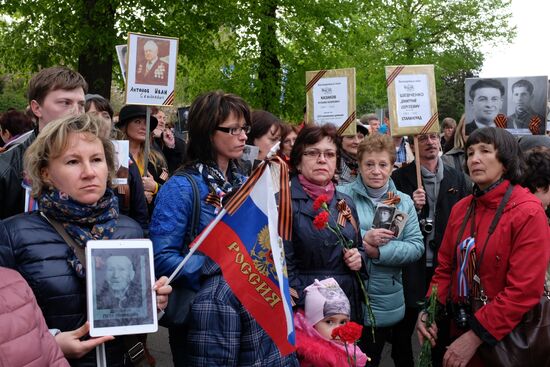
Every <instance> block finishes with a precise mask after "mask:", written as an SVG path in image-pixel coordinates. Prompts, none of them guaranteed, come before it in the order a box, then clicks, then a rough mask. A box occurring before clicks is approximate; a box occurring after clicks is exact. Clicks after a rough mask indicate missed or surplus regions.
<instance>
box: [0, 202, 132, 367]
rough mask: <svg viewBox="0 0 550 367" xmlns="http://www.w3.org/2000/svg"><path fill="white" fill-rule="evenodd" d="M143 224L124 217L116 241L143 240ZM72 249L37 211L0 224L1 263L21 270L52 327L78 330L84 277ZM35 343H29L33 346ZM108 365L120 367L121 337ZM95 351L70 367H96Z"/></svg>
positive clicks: (82, 320) (112, 346) (83, 311)
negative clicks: (76, 268) (78, 272)
mask: <svg viewBox="0 0 550 367" xmlns="http://www.w3.org/2000/svg"><path fill="white" fill-rule="evenodd" d="M142 237H143V231H142V229H141V227H140V226H139V225H138V224H137V223H136V222H135V221H133V220H132V219H130V218H128V217H126V216H123V215H121V216H120V217H119V219H118V224H117V228H116V231H115V233H114V236H113V239H121V238H142ZM71 251H72V250H71V249H70V248H69V246H68V245H67V244H66V243H65V242H64V241H63V239H62V238H61V236H60V235H59V234H58V233H57V232H56V231H55V229H54V228H53V227H52V226H51V225H50V224H49V223H48V222H47V221H46V220H45V219H44V218H42V216H41V215H40V213H39V212H37V211H36V212H32V213H25V214H20V215H16V216H13V217H11V218H8V219H6V220H4V221H2V222H0V266H4V267H7V268H12V269H15V270H17V271H18V272H19V273H20V274H21V275H23V277H24V278H25V280H26V281H27V283H29V285H30V287H31V288H32V290H33V292H34V295H35V296H36V300H37V302H38V305H39V306H40V309H41V310H42V313H43V314H44V319H45V320H46V324H47V325H48V328H50V329H59V330H61V331H70V330H75V329H77V328H79V327H80V326H82V325H83V324H84V323H85V322H86V320H87V315H86V281H85V279H81V278H78V277H77V276H76V274H75V272H74V270H73V268H72V267H71V265H70V264H69V263H68V262H67V258H68V257H69V255H70V252H71ZM29 347H31V346H29ZM106 349H107V350H106V353H107V356H108V357H107V365H109V366H122V365H123V354H124V347H123V345H122V341H121V339H120V338H117V339H115V340H114V341H113V342H109V343H107V348H106ZM95 360H96V356H95V350H92V351H91V352H90V353H88V354H87V355H85V356H84V357H82V358H81V359H79V360H71V361H69V362H70V363H71V366H78V367H82V366H95V365H96V363H95Z"/></svg>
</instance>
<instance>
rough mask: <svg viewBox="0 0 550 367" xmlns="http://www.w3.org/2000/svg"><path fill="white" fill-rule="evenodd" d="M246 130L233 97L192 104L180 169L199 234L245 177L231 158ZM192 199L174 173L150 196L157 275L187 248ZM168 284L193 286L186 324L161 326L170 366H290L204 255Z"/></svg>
mask: <svg viewBox="0 0 550 367" xmlns="http://www.w3.org/2000/svg"><path fill="white" fill-rule="evenodd" d="M249 132H250V110H249V107H248V105H247V104H246V102H245V101H244V100H242V99H241V98H240V97H238V96H236V95H233V94H227V93H224V92H222V91H217V92H209V93H206V94H204V95H202V96H200V97H198V98H197V99H196V100H195V101H194V102H193V103H192V105H191V107H190V109H189V145H188V148H187V156H186V162H185V163H184V170H185V172H186V173H187V174H189V175H190V177H191V179H192V180H194V181H195V182H196V184H197V186H198V189H199V195H200V198H199V200H200V208H201V209H200V210H201V211H200V216H199V226H198V227H199V228H198V231H199V232H200V231H202V230H203V229H204V227H206V225H208V224H209V223H210V222H211V221H212V219H214V217H215V216H216V214H217V213H218V211H219V210H220V208H221V207H222V203H223V198H224V197H225V196H227V195H229V194H231V193H233V192H235V191H236V190H237V189H238V188H239V187H240V186H241V184H242V183H243V182H244V181H245V179H246V177H245V176H243V174H242V171H241V169H240V167H239V165H238V160H239V158H240V157H241V156H242V154H243V150H244V146H245V143H246V138H247V135H246V134H247V133H249ZM194 199H195V198H194V197H193V190H192V186H191V182H190V181H189V179H188V178H187V177H185V176H182V175H179V174H178V172H176V173H175V174H174V176H172V177H171V178H170V179H169V180H168V182H166V184H164V185H163V186H162V188H161V190H160V191H159V193H158V196H157V199H156V203H155V210H154V212H153V216H152V218H151V225H150V232H149V235H150V238H151V240H152V241H153V246H154V252H155V269H156V273H157V275H159V276H160V275H170V274H171V273H172V272H173V271H174V270H175V269H176V267H177V266H178V264H179V263H180V262H181V261H182V260H183V258H184V256H185V254H186V253H187V252H188V249H187V245H188V243H187V241H185V238H186V235H187V234H188V232H189V231H190V230H191V228H190V222H191V218H192V215H193V212H192V211H193V201H194ZM174 284H175V286H182V287H187V288H189V289H192V290H194V291H197V294H196V297H195V300H194V303H193V305H192V307H191V310H190V313H189V316H188V321H187V323H186V325H185V326H183V327H179V328H170V329H169V336H170V348H171V349H172V356H173V359H174V365H175V366H176V367H179V366H218V365H220V366H221V365H224V366H259V365H269V366H292V365H294V364H295V363H296V364H297V361H296V357H295V356H293V355H291V356H290V357H286V358H285V357H282V356H281V355H280V353H279V351H278V349H277V348H276V346H275V344H274V343H273V342H272V341H271V339H270V338H269V336H268V335H267V334H266V333H265V332H264V331H263V329H262V328H260V326H259V325H258V324H257V323H256V321H255V320H254V319H253V318H252V316H250V314H249V313H248V312H247V311H246V309H244V307H243V306H242V304H241V303H240V302H239V301H238V300H237V298H236V297H235V295H234V294H233V292H232V291H231V289H230V288H229V285H228V284H227V282H226V281H225V279H224V278H223V276H222V274H221V270H220V267H219V266H218V265H217V264H216V263H215V262H214V261H212V260H211V259H209V258H207V257H205V256H204V255H202V254H200V253H199V254H194V255H192V256H191V259H190V261H189V262H188V263H187V264H186V265H185V266H184V267H183V269H182V270H181V271H180V272H179V273H178V275H177V276H176V278H175V283H174Z"/></svg>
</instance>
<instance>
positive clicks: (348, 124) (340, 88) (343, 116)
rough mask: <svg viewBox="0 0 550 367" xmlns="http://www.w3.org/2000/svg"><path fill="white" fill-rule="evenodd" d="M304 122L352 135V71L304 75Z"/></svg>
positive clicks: (331, 71) (341, 133)
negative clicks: (328, 125) (329, 126)
mask: <svg viewBox="0 0 550 367" xmlns="http://www.w3.org/2000/svg"><path fill="white" fill-rule="evenodd" d="M306 100H307V103H306V110H307V111H306V122H307V123H315V124H318V125H324V124H328V123H330V124H334V125H335V126H336V127H337V128H338V134H340V135H355V134H356V131H357V126H356V122H355V68H348V69H333V70H317V71H307V72H306Z"/></svg>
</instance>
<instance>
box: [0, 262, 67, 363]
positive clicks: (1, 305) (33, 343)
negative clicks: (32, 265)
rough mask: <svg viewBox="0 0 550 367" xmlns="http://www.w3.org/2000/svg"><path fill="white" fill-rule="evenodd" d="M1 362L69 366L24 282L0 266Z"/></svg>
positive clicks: (19, 276)
mask: <svg viewBox="0 0 550 367" xmlns="http://www.w3.org/2000/svg"><path fill="white" fill-rule="evenodd" d="M0 366H1V367H4V366H5V367H8V366H9V367H43V366H51V367H65V366H66V367H68V366H69V363H68V362H67V360H66V359H65V357H64V356H63V353H62V352H61V349H59V346H58V345H57V343H56V342H55V339H54V337H53V336H52V335H51V334H50V332H49V331H48V327H47V326H46V322H45V321H44V317H42V312H41V311H40V308H38V305H37V304H36V300H35V298H34V295H33V293H32V290H31V289H30V288H29V286H28V285H27V282H26V281H25V280H24V279H23V278H22V277H21V275H19V273H17V272H15V271H13V270H10V269H6V268H0Z"/></svg>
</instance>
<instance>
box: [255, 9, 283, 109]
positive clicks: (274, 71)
mask: <svg viewBox="0 0 550 367" xmlns="http://www.w3.org/2000/svg"><path fill="white" fill-rule="evenodd" d="M260 6H261V7H262V8H261V12H260V16H261V26H260V34H259V35H258V42H259V45H260V59H259V65H258V79H259V96H260V103H261V106H262V108H263V109H264V110H266V111H269V112H272V113H274V114H279V112H280V105H281V104H280V97H281V79H280V74H281V62H280V61H279V57H278V56H277V52H278V45H279V43H278V41H277V18H276V12H277V0H266V1H264V2H262V5H260Z"/></svg>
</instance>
